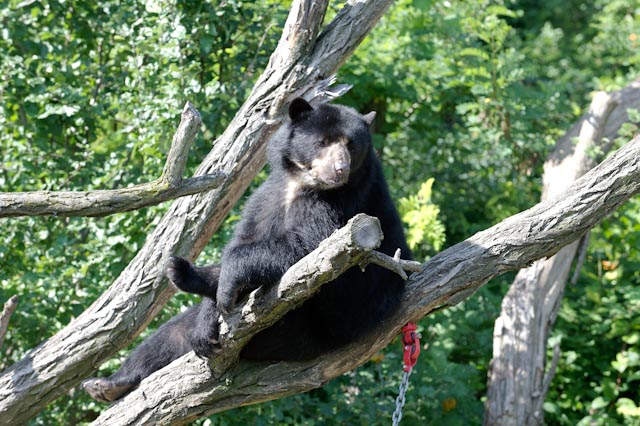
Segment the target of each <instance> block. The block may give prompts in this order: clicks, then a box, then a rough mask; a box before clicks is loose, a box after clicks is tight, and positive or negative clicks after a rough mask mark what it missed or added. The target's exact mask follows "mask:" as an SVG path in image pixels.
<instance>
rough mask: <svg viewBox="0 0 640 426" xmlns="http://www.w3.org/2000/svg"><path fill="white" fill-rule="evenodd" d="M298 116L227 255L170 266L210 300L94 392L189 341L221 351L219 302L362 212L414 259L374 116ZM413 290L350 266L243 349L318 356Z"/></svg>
mask: <svg viewBox="0 0 640 426" xmlns="http://www.w3.org/2000/svg"><path fill="white" fill-rule="evenodd" d="M289 116H290V121H289V122H288V123H286V124H285V125H283V126H282V128H281V129H280V130H279V131H278V132H277V133H276V134H275V136H274V137H273V138H272V140H271V141H270V143H269V147H268V151H267V155H268V159H269V164H270V166H271V172H270V174H269V177H268V178H267V180H266V181H265V182H264V183H263V184H262V185H261V186H260V187H259V188H258V189H257V190H256V191H255V192H254V194H253V195H252V196H251V197H250V199H249V200H248V201H247V203H246V205H245V208H244V212H243V215H242V219H241V221H240V222H239V223H238V225H237V227H236V230H235V233H234V235H233V238H232V240H231V241H230V243H229V244H228V245H227V247H226V248H225V250H224V252H223V256H222V262H221V265H212V266H209V267H194V266H193V265H191V264H190V263H189V262H188V261H186V260H184V259H180V258H177V257H173V258H171V259H170V261H169V264H168V266H167V276H168V277H169V278H170V279H171V281H172V282H173V283H174V284H175V285H176V286H178V287H179V288H180V289H182V290H184V291H187V292H191V293H196V294H200V295H202V296H205V297H204V299H203V301H202V303H200V304H199V305H196V306H194V307H192V308H190V309H189V310H187V311H186V312H184V313H182V314H180V315H178V316H176V317H174V318H173V319H171V320H170V321H169V322H167V323H166V324H165V325H163V326H162V327H160V328H159V329H158V331H157V332H156V333H155V334H153V335H152V336H151V337H149V339H148V340H147V341H146V342H144V343H143V344H142V345H141V346H140V347H138V348H137V349H136V350H135V351H134V352H133V353H132V354H131V355H130V356H129V358H128V359H127V360H126V361H125V362H124V363H123V365H122V368H121V369H120V370H119V371H118V372H117V373H115V374H114V375H112V376H111V377H109V378H104V379H90V380H88V381H86V382H85V389H87V390H88V391H89V393H90V394H91V395H92V396H93V397H94V398H96V399H99V400H103V401H111V400H113V399H117V398H119V397H120V396H121V395H123V394H124V393H126V392H128V391H129V390H130V389H131V388H132V387H134V386H136V385H137V384H138V383H139V382H140V380H141V379H143V378H144V377H146V376H148V375H149V374H151V373H152V372H153V371H155V370H157V369H159V368H161V367H162V366H164V365H166V364H168V363H169V362H171V361H172V360H173V359H176V358H178V357H179V356H181V355H183V354H184V353H186V352H188V351H189V350H192V349H193V350H194V351H195V352H196V353H197V354H198V355H200V356H203V357H206V356H212V355H214V354H215V352H216V351H217V350H218V349H219V347H218V345H217V343H218V342H217V336H218V328H217V327H218V324H217V318H218V316H219V314H220V312H222V313H223V314H224V313H226V312H228V311H229V310H230V309H232V308H233V306H234V305H235V304H236V302H237V301H238V300H241V299H242V298H243V297H244V296H246V294H247V293H248V292H250V291H251V290H254V289H256V288H258V287H259V286H270V285H274V284H275V283H277V282H278V280H279V279H280V277H281V276H282V275H283V273H284V272H285V271H286V270H287V269H289V267H291V266H292V265H293V264H294V263H296V262H297V261H298V260H300V259H301V258H302V257H304V256H305V255H306V254H308V253H309V252H310V251H312V250H313V249H315V248H316V247H317V246H318V244H319V243H320V241H322V240H323V239H325V238H326V237H328V236H329V235H330V234H331V233H332V232H333V231H335V230H336V229H338V228H340V227H342V226H344V225H345V224H346V222H347V221H348V220H349V219H350V218H351V217H353V216H354V215H355V214H357V213H367V214H369V215H371V216H376V217H378V218H379V219H380V222H381V225H382V230H383V232H384V241H383V243H382V246H381V248H380V250H381V251H382V252H384V253H386V254H389V255H393V253H394V252H395V250H396V249H397V248H400V249H402V253H403V257H405V258H409V257H410V252H409V249H408V248H407V245H406V243H405V238H404V234H403V231H402V226H401V223H400V219H399V217H398V214H397V212H396V209H395V207H394V205H393V203H392V201H391V198H390V196H389V191H388V188H387V184H386V182H385V180H384V177H383V174H382V168H381V165H380V162H379V161H378V159H377V158H376V156H375V154H374V151H373V147H372V145H371V136H370V133H369V129H368V125H369V124H370V122H371V120H372V119H373V117H374V115H372V114H368V115H367V116H362V115H360V114H358V113H357V112H356V111H355V110H353V109H351V108H348V107H344V106H338V105H323V106H320V107H318V108H317V109H313V108H311V106H309V104H308V103H307V102H306V101H304V100H302V99H296V100H294V101H293V102H292V103H291V105H290V107H289ZM345 162H346V164H345ZM403 290H404V283H403V282H402V280H401V279H400V278H399V277H398V276H397V275H395V274H394V273H392V272H390V271H388V270H386V269H382V268H380V267H378V266H373V265H371V266H368V267H367V268H366V270H365V271H364V272H362V271H361V270H360V269H359V268H352V269H349V270H348V271H347V272H346V273H345V274H343V275H342V276H341V277H339V278H338V279H336V280H335V281H333V282H331V283H328V284H326V285H324V286H323V287H322V289H321V290H320V291H319V292H318V294H317V295H315V296H314V297H312V298H311V299H309V300H308V301H307V302H305V303H304V304H303V305H302V306H301V307H299V308H297V309H295V310H294V311H292V312H290V313H289V314H287V315H285V316H284V318H282V319H281V320H280V321H278V322H277V323H276V324H275V325H273V326H272V327H270V328H269V329H267V330H264V331H262V332H261V333H259V334H258V335H256V336H255V337H254V338H253V339H252V340H251V341H250V342H249V343H248V344H247V346H246V347H245V348H244V349H243V351H242V354H241V357H242V358H245V359H251V360H303V359H311V358H314V357H317V356H319V355H321V354H323V353H326V352H327V351H330V350H332V349H335V348H338V347H340V346H342V345H344V344H346V343H348V342H350V341H352V340H354V339H356V338H357V337H358V336H360V335H362V334H363V333H365V332H366V331H368V330H370V329H371V328H373V327H375V326H376V325H377V324H379V323H380V321H381V320H382V319H384V318H385V316H387V315H389V314H390V313H391V312H392V311H393V309H394V308H395V307H396V306H397V304H398V301H399V299H400V297H401V295H402V292H403Z"/></svg>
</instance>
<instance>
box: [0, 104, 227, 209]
mask: <svg viewBox="0 0 640 426" xmlns="http://www.w3.org/2000/svg"><path fill="white" fill-rule="evenodd" d="M201 124H202V120H201V119H200V113H198V111H196V109H195V108H194V107H193V105H191V104H190V103H188V102H187V104H186V105H185V107H184V110H183V111H182V119H181V121H180V125H179V126H178V130H177V131H176V133H175V135H174V137H173V143H172V144H171V150H170V152H169V155H168V157H167V162H166V164H165V168H164V172H163V173H162V177H160V178H159V179H158V180H155V181H153V182H149V183H145V184H141V185H136V186H132V187H129V188H122V189H113V190H96V191H32V192H0V217H16V216H47V215H52V216H107V215H110V214H113V213H118V212H127V211H131V210H137V209H141V208H143V207H148V206H153V205H156V204H160V203H161V202H163V201H167V200H172V199H174V198H178V197H184V196H185V195H192V194H197V193H199V192H203V191H208V190H210V189H213V188H217V187H218V186H220V184H222V181H223V179H222V178H223V174H222V173H220V172H212V173H210V174H207V175H204V176H198V177H195V178H191V179H185V180H182V174H183V173H184V168H185V164H186V161H187V153H188V151H189V148H190V147H191V144H192V143H193V140H194V138H195V136H196V134H197V133H198V130H199V129H200V126H201Z"/></svg>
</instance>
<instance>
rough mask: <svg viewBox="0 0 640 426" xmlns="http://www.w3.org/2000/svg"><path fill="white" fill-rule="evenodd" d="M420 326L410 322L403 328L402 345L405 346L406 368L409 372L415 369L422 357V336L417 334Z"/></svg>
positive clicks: (404, 358) (404, 359)
mask: <svg viewBox="0 0 640 426" xmlns="http://www.w3.org/2000/svg"><path fill="white" fill-rule="evenodd" d="M417 329H418V326H417V325H416V324H415V323H413V322H408V323H407V324H406V325H405V326H404V327H402V344H403V345H404V356H403V361H404V367H402V369H403V370H404V371H405V372H407V371H409V370H411V369H413V366H414V365H416V362H418V357H419V356H420V335H419V334H418V333H417V332H416V330H417Z"/></svg>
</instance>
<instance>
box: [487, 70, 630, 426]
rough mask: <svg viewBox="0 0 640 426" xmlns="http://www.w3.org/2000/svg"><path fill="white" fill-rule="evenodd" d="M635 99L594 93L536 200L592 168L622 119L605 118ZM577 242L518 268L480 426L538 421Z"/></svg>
mask: <svg viewBox="0 0 640 426" xmlns="http://www.w3.org/2000/svg"><path fill="white" fill-rule="evenodd" d="M638 102H640V84H639V83H638V82H635V83H633V84H631V85H630V86H628V87H627V88H625V89H623V90H621V91H618V92H615V93H612V94H611V95H608V94H606V93H604V92H599V93H597V94H596V95H595V96H594V99H593V102H592V103H591V106H590V108H589V112H588V113H587V114H585V116H584V117H583V118H582V119H581V120H580V121H579V122H578V123H577V124H576V125H575V126H574V127H573V128H572V129H571V130H570V131H569V132H567V134H566V135H564V136H563V137H562V138H561V139H560V140H559V141H558V143H557V145H556V147H555V149H554V151H553V152H552V153H551V155H550V156H549V159H548V160H547V161H546V163H545V172H544V176H543V190H542V200H543V201H545V200H548V199H551V198H554V197H557V196H558V195H559V194H560V193H562V192H563V191H565V190H566V188H567V187H568V186H569V185H570V184H571V183H572V182H573V181H575V179H577V178H578V177H580V176H582V175H583V174H584V173H585V172H586V171H587V170H589V169H590V168H592V167H593V165H594V164H595V161H596V155H595V153H596V152H598V151H599V152H600V153H606V152H607V151H608V150H609V149H610V146H611V140H613V139H614V137H615V135H616V133H617V131H618V129H619V127H620V125H621V124H622V123H623V122H624V120H621V119H619V118H618V119H616V120H614V123H616V124H617V127H615V126H608V123H609V121H610V117H611V116H613V115H614V114H616V113H617V114H618V116H620V111H622V113H623V114H622V115H624V116H626V110H627V108H629V107H631V106H632V105H634V104H637V103H638ZM603 135H605V138H603ZM576 139H577V143H576ZM596 148H598V149H596ZM578 245H579V241H577V240H576V241H574V242H573V243H571V244H569V245H567V246H565V247H563V248H562V249H561V250H560V251H559V252H558V253H557V254H556V255H554V256H552V257H550V258H548V259H541V260H538V261H536V262H535V263H534V264H533V265H531V266H530V267H528V268H526V269H523V270H521V271H520V272H519V273H518V275H517V276H516V279H515V281H514V283H513V284H512V286H511V288H510V289H509V291H508V292H507V294H506V295H505V298H504V299H503V301H502V310H501V314H500V316H499V317H498V319H497V320H496V323H495V329H494V341H493V359H492V361H491V366H490V369H489V375H488V390H487V402H486V404H485V416H484V424H485V425H492V426H494V425H502V426H508V425H509V426H510V425H527V426H537V425H540V424H543V421H544V416H543V415H544V411H543V409H542V404H543V403H544V398H545V394H546V389H547V388H548V383H549V382H550V380H551V377H552V375H553V371H554V369H552V368H550V369H549V371H548V372H547V374H546V375H545V374H544V372H545V364H546V359H547V337H548V335H549V333H550V330H551V327H552V326H553V324H554V322H555V319H556V316H557V313H558V309H559V307H560V302H561V300H562V296H563V294H564V289H565V285H566V283H567V278H568V276H569V271H570V269H571V265H572V263H573V259H574V257H575V254H576V250H577V248H578ZM576 272H577V271H576ZM557 350H559V348H558V349H557ZM554 352H555V351H554Z"/></svg>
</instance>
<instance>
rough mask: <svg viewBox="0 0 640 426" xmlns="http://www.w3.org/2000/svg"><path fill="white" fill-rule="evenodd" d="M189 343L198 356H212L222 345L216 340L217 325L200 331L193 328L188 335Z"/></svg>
mask: <svg viewBox="0 0 640 426" xmlns="http://www.w3.org/2000/svg"><path fill="white" fill-rule="evenodd" d="M190 343H191V347H192V348H193V351H194V352H195V353H196V355H198V356H199V357H200V358H212V357H213V356H214V355H215V354H217V353H219V352H220V351H221V350H222V346H221V345H220V342H219V341H218V328H217V327H215V328H214V329H213V330H208V331H206V332H202V330H193V331H192V332H191V336H190Z"/></svg>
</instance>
